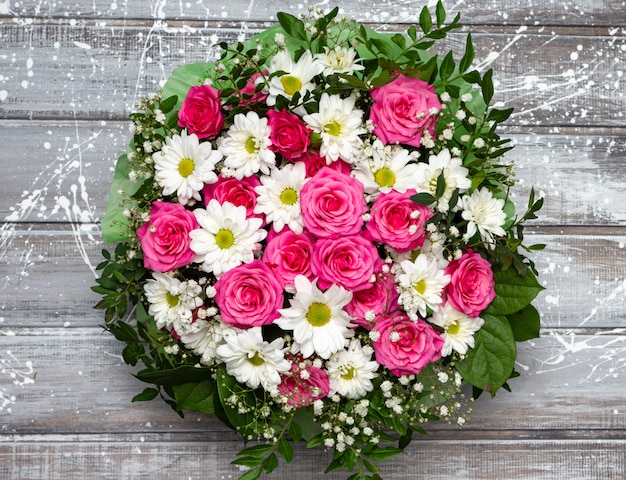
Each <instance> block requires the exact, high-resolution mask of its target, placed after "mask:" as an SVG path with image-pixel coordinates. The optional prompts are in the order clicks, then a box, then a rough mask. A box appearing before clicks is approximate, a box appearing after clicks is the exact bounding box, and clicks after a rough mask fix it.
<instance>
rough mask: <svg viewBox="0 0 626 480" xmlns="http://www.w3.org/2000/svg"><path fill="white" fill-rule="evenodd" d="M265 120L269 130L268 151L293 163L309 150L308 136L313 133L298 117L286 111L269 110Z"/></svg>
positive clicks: (309, 141)
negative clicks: (269, 143) (269, 141)
mask: <svg viewBox="0 0 626 480" xmlns="http://www.w3.org/2000/svg"><path fill="white" fill-rule="evenodd" d="M267 118H268V122H267V124H268V125H269V127H270V129H271V133H270V140H271V141H272V145H271V146H270V150H272V151H274V152H276V153H278V154H280V155H281V156H282V157H283V158H286V159H287V160H291V161H293V160H294V159H297V158H298V157H300V156H302V155H303V154H304V152H306V151H307V148H309V144H310V143H311V140H310V138H309V135H311V133H313V130H310V129H309V128H308V127H307V126H306V125H305V123H304V122H303V121H302V120H300V117H298V115H295V114H293V113H289V112H288V111H287V110H281V111H280V112H277V111H276V110H270V111H269V112H267Z"/></svg>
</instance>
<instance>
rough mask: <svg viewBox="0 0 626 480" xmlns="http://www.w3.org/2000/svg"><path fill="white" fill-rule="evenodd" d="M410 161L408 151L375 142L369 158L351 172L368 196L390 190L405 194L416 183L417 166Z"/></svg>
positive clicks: (360, 162)
mask: <svg viewBox="0 0 626 480" xmlns="http://www.w3.org/2000/svg"><path fill="white" fill-rule="evenodd" d="M368 150H369V149H368ZM412 159H413V157H412V156H411V154H410V152H409V151H408V150H406V149H404V148H401V147H397V146H391V145H384V144H383V142H381V141H380V140H376V141H375V142H374V143H373V144H372V147H371V157H370V158H365V159H362V160H361V161H359V164H358V165H357V166H356V168H355V169H354V170H353V172H354V178H356V179H357V180H359V181H360V182H361V183H362V184H363V187H364V188H365V193H367V194H370V195H375V194H377V193H389V192H391V190H395V191H397V192H399V193H405V192H406V191H407V190H408V189H410V188H415V183H416V181H417V178H416V175H415V174H416V172H417V168H418V166H417V165H416V164H415V163H411V160H412Z"/></svg>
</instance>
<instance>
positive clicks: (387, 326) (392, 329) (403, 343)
mask: <svg viewBox="0 0 626 480" xmlns="http://www.w3.org/2000/svg"><path fill="white" fill-rule="evenodd" d="M375 330H376V331H377V332H378V333H379V334H380V338H379V339H378V340H377V341H375V342H374V343H373V345H374V353H375V355H376V361H377V362H378V363H380V364H381V365H384V366H385V367H387V368H388V369H389V370H390V371H391V373H393V374H394V375H397V376H401V375H411V374H414V373H419V372H420V371H422V369H423V368H424V367H426V366H427V365H428V364H429V363H431V362H436V361H437V360H439V359H440V358H441V347H442V346H443V343H444V340H443V338H441V336H440V335H439V334H438V333H437V332H436V331H435V330H433V328H432V327H431V326H430V325H429V324H428V323H426V322H425V321H423V320H421V319H420V320H418V321H417V322H414V321H412V320H410V319H409V317H407V316H406V315H405V314H403V313H402V312H400V311H397V312H396V313H394V314H393V315H392V316H390V317H386V318H384V319H383V320H381V321H380V322H378V323H377V324H376V327H375Z"/></svg>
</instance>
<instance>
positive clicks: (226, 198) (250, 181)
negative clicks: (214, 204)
mask: <svg viewBox="0 0 626 480" xmlns="http://www.w3.org/2000/svg"><path fill="white" fill-rule="evenodd" d="M259 185H261V182H260V181H259V179H258V177H256V176H254V175H253V176H251V177H244V178H242V179H241V180H237V179H236V178H234V177H223V176H222V175H219V176H218V177H217V182H216V183H208V184H206V185H205V186H204V189H203V190H202V194H203V195H204V204H205V205H208V204H209V201H211V200H212V199H215V200H217V201H218V202H220V204H222V205H223V204H224V202H230V203H232V204H233V205H235V206H236V207H239V206H243V207H246V218H253V217H254V218H260V219H261V220H263V222H264V223H265V215H263V214H262V213H254V207H256V199H257V197H258V195H257V193H256V191H255V190H254V187H258V186H259Z"/></svg>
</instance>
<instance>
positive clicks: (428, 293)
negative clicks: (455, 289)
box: [397, 253, 450, 321]
mask: <svg viewBox="0 0 626 480" xmlns="http://www.w3.org/2000/svg"><path fill="white" fill-rule="evenodd" d="M400 268H401V272H398V275H397V283H398V286H399V292H400V298H399V299H398V302H399V303H400V305H402V306H403V307H404V310H405V311H406V313H407V315H408V316H409V318H411V320H414V321H415V320H417V313H418V312H419V314H420V315H421V316H422V317H423V318H425V317H426V315H427V313H428V312H427V308H430V309H431V310H433V311H436V310H437V309H438V308H439V305H440V304H441V302H442V301H443V299H442V297H441V295H442V292H443V289H444V288H445V286H446V285H448V283H450V275H447V274H446V273H444V270H443V268H441V266H440V265H439V263H438V262H437V259H436V258H435V257H434V256H432V255H427V254H423V253H420V254H419V255H418V256H417V258H416V259H415V261H413V262H412V261H410V260H404V261H403V262H402V263H401V264H400Z"/></svg>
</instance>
